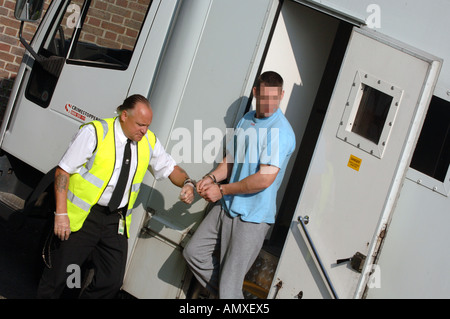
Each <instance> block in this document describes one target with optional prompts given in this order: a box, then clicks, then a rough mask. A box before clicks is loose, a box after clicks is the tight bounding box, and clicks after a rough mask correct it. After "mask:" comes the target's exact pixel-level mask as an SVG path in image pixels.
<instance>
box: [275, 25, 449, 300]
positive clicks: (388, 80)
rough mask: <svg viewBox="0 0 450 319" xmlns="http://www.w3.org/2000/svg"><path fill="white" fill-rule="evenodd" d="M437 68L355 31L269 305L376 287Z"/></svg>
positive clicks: (435, 62) (436, 62) (424, 57)
mask: <svg viewBox="0 0 450 319" xmlns="http://www.w3.org/2000/svg"><path fill="white" fill-rule="evenodd" d="M440 68H441V61H440V59H438V58H435V57H432V56H430V55H429V54H426V53H423V52H419V51H418V50H416V49H413V48H410V47H408V46H406V45H404V44H402V43H398V42H397V41H394V40H392V39H390V38H387V37H385V36H383V35H381V34H379V33H377V32H374V31H372V30H369V29H365V28H356V27H355V28H354V29H353V32H352V35H351V39H350V42H349V45H348V48H347V53H346V55H345V57H344V61H343V64H342V67H341V71H340V75H339V77H338V80H337V82H336V85H335V89H334V93H333V96H332V98H331V101H330V104H329V107H328V111H327V115H326V117H325V121H324V124H323V126H322V130H321V133H320V135H319V138H318V140H317V144H316V148H315V151H314V156H313V158H312V161H311V165H310V167H309V170H308V174H307V176H306V180H305V183H304V186H303V189H302V192H301V194H300V197H299V200H298V204H297V207H296V211H295V214H294V218H293V220H292V222H291V226H290V230H289V233H288V236H287V239H286V242H285V245H284V248H283V252H282V254H281V257H280V260H279V264H278V268H277V271H276V273H275V276H274V282H273V283H272V289H271V290H270V292H269V298H270V297H271V298H294V297H300V296H302V297H304V298H352V297H362V296H363V293H364V290H365V288H366V286H369V287H374V286H376V282H373V279H374V278H375V277H376V276H379V275H380V273H376V270H377V269H376V266H374V262H375V256H376V254H377V253H379V252H378V248H379V245H380V242H381V240H382V239H383V237H384V234H385V232H386V227H387V223H388V221H389V218H390V214H391V211H392V208H393V206H394V204H395V202H396V198H397V196H398V194H399V190H400V188H401V185H402V181H403V179H404V176H405V172H406V169H407V168H408V166H409V163H410V160H411V156H412V152H413V150H414V145H415V144H416V141H417V138H418V135H419V133H420V129H421V126H422V123H423V120H424V117H425V114H426V111H427V108H428V104H429V101H430V99H431V96H432V94H433V90H434V85H435V82H436V80H437V77H438V75H439V71H440ZM371 276H372V277H371ZM368 281H369V282H368Z"/></svg>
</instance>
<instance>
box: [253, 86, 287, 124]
mask: <svg viewBox="0 0 450 319" xmlns="http://www.w3.org/2000/svg"><path fill="white" fill-rule="evenodd" d="M253 95H254V96H255V99H256V117H257V118H264V117H269V116H271V115H272V114H273V113H275V112H276V111H277V110H278V107H279V106H280V102H281V100H282V99H283V96H284V91H283V89H282V88H280V87H274V86H265V85H264V84H261V86H260V87H259V90H258V89H257V88H253Z"/></svg>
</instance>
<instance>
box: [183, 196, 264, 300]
mask: <svg viewBox="0 0 450 319" xmlns="http://www.w3.org/2000/svg"><path fill="white" fill-rule="evenodd" d="M269 228H270V225H269V224H266V223H261V224H256V223H249V222H244V221H242V220H241V219H240V218H239V217H236V218H232V217H230V216H229V215H228V214H227V213H226V212H225V211H224V210H223V209H222V205H220V204H217V205H215V206H214V207H213V208H212V209H211V211H210V212H209V213H208V214H207V215H206V217H205V219H204V220H203V221H202V223H201V224H200V226H199V227H198V229H197V230H196V232H195V233H194V235H193V236H192V238H191V240H190V241H189V242H188V244H187V245H186V247H185V249H184V251H183V256H184V258H185V259H186V262H187V263H188V265H189V267H190V269H191V271H192V272H193V274H194V275H195V277H196V278H197V279H198V281H199V282H200V284H201V285H202V286H203V287H206V288H207V289H208V290H209V291H211V292H212V293H214V294H216V295H217V294H218V296H219V297H220V298H221V299H242V298H243V297H244V296H243V294H242V285H243V282H244V278H245V275H246V274H247V272H248V271H249V269H250V267H251V266H252V264H253V262H254V261H255V259H256V257H257V256H258V254H259V252H260V250H261V247H262V245H263V243H264V238H265V237H266V234H267V231H268V230H269Z"/></svg>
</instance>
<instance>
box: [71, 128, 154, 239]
mask: <svg viewBox="0 0 450 319" xmlns="http://www.w3.org/2000/svg"><path fill="white" fill-rule="evenodd" d="M114 120H115V119H106V120H99V121H94V122H91V123H88V124H89V125H93V126H94V128H95V131H96V135H97V145H96V148H95V150H94V153H93V154H92V157H91V158H90V159H89V160H88V161H87V163H86V164H85V165H83V167H82V168H81V170H80V172H79V173H76V174H73V175H71V176H70V181H69V191H68V194H67V212H68V214H69V219H70V229H71V231H72V232H75V231H78V230H79V229H80V228H81V227H82V226H83V223H84V221H85V220H86V218H87V216H88V215H89V212H90V210H91V208H92V206H94V205H95V204H96V203H97V202H98V200H99V199H100V197H101V195H102V194H103V191H104V190H105V188H106V186H107V185H108V183H109V181H110V179H111V177H112V174H113V171H114V165H115V159H116V154H115V137H114ZM88 124H86V125H88ZM155 143H156V137H155V134H153V133H152V132H151V131H147V134H146V135H145V136H144V137H143V138H142V140H141V141H139V142H138V144H137V154H138V163H137V167H136V172H135V174H134V177H133V181H132V185H131V189H130V193H129V200H128V207H127V212H126V225H127V235H128V237H129V228H130V227H129V226H130V224H131V212H132V209H133V206H134V203H135V202H136V198H137V196H138V194H139V189H140V186H141V183H142V180H143V179H144V175H145V173H146V171H147V167H148V165H149V162H150V158H151V154H152V150H153V149H154V147H155Z"/></svg>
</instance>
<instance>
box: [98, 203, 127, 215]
mask: <svg viewBox="0 0 450 319" xmlns="http://www.w3.org/2000/svg"><path fill="white" fill-rule="evenodd" d="M126 207H127V206H126V205H125V206H124V207H122V208H117V209H116V210H114V211H110V210H109V208H108V206H102V205H99V204H95V205H94V206H92V209H95V210H97V211H99V212H101V213H103V214H105V215H112V214H120V213H124V212H126Z"/></svg>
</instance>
